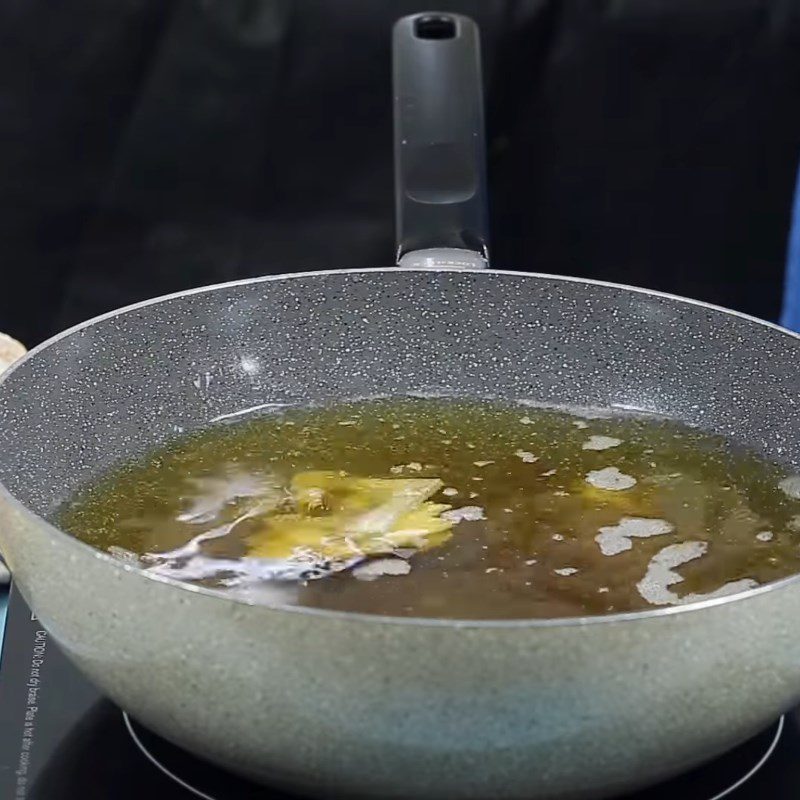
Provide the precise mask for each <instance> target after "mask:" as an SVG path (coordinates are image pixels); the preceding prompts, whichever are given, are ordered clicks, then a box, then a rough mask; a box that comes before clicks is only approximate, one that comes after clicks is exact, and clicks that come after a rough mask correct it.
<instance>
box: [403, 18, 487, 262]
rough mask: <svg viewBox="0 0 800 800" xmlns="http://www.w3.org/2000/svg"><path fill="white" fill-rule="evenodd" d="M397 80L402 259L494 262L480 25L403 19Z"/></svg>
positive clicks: (459, 20)
mask: <svg viewBox="0 0 800 800" xmlns="http://www.w3.org/2000/svg"><path fill="white" fill-rule="evenodd" d="M392 82H393V89H394V164H395V195H396V199H395V203H396V206H395V211H396V215H397V220H396V225H397V263H398V265H400V266H413V267H444V266H449V267H463V268H465V269H474V268H480V267H486V266H488V238H489V237H488V228H489V226H488V213H487V206H486V158H485V152H486V151H485V144H484V130H483V82H482V77H481V54H480V34H479V32H478V26H477V25H476V24H475V23H474V22H473V21H472V20H471V19H470V18H469V17H465V16H462V15H461V14H450V13H438V12H427V13H423V14H412V15H411V16H408V17H403V18H402V19H400V20H398V21H397V22H396V23H395V26H394V31H393V33H392Z"/></svg>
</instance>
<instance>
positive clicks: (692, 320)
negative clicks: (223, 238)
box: [0, 269, 800, 516]
mask: <svg viewBox="0 0 800 800" xmlns="http://www.w3.org/2000/svg"><path fill="white" fill-rule="evenodd" d="M798 354H800V341H798V339H797V338H796V337H795V336H793V335H791V334H789V333H787V332H785V331H782V330H780V329H778V328H775V327H773V326H769V325H764V324H761V323H759V322H757V321H755V320H751V319H749V318H746V317H742V316H740V315H735V314H730V313H727V312H725V311H723V310H720V309H716V308H712V307H708V306H705V305H702V304H696V303H692V302H687V301H681V300H679V299H676V298H672V297H666V296H662V295H657V294H652V293H648V292H642V291H632V290H630V289H627V288H624V287H616V286H609V285H602V284H594V283H589V282H583V281H572V280H565V279H559V278H552V277H547V276H531V275H523V274H517V273H503V272H463V271H439V272H433V271H425V270H420V271H416V270H397V269H390V270H371V271H351V272H346V271H340V272H330V273H321V274H306V275H297V276H289V277H284V278H280V279H263V280H256V281H251V282H245V283H238V284H229V285H223V286H220V287H215V288H212V289H207V290H199V291H195V292H190V293H185V294H181V295H177V296H172V297H168V298H164V299H159V300H156V301H151V302H149V303H145V304H142V305H139V306H134V307H131V308H129V309H126V310H123V311H121V312H118V313H115V314H112V315H108V316H105V317H103V318H100V319H98V320H96V321H94V322H92V323H91V324H87V325H84V326H79V327H78V328H76V329H73V330H71V331H68V332H66V333H65V334H62V335H60V336H59V337H56V338H55V339H54V340H51V342H49V343H47V344H46V345H44V346H43V347H41V348H39V349H37V351H35V352H34V354H33V355H32V356H30V357H29V358H28V359H26V360H25V361H24V362H22V363H21V364H20V365H19V366H18V367H17V368H16V369H14V370H12V371H11V373H9V375H8V376H7V377H6V379H5V380H4V381H3V383H2V385H1V386H0V441H2V442H3V445H2V448H0V481H1V482H2V483H3V485H4V486H5V487H6V488H7V489H8V491H9V492H10V493H11V494H12V495H14V496H15V497H16V498H17V499H18V500H19V501H21V502H22V503H23V504H24V505H26V506H27V507H28V508H29V509H31V510H32V511H34V512H36V513H38V514H40V515H43V516H48V515H50V514H51V513H52V511H53V509H54V508H55V507H56V506H57V505H58V504H59V503H60V502H62V501H63V500H64V499H65V498H66V497H67V496H68V495H70V494H71V493H72V492H73V491H74V490H75V489H76V488H77V487H78V486H80V485H82V484H84V483H85V482H86V481H87V480H90V479H91V478H93V477H94V476H97V475H98V474H100V473H102V472H103V471H104V470H106V469H107V468H108V467H109V466H110V465H112V464H114V463H117V462H120V461H123V460H126V459H130V458H132V457H135V456H137V455H139V454H141V453H144V452H146V451H148V450H150V449H152V448H153V447H155V446H158V445H161V444H163V443H165V442H167V441H169V440H170V439H171V438H173V437H176V436H178V435H180V434H183V433H185V432H189V431H194V430H197V429H200V428H203V427H206V426H208V425H210V424H211V423H212V422H213V421H215V420H219V419H220V418H225V417H229V416H230V415H235V414H237V413H238V412H241V411H244V410H247V409H252V408H255V407H269V406H270V405H273V406H282V405H296V404H306V403H309V402H330V401H331V400H335V399H345V398H365V397H375V396H382V397H383V396H396V395H407V394H409V393H420V394H425V395H428V396H430V395H434V396H436V395H443V396H459V397H469V398H481V397H483V398H496V399H501V400H519V399H525V400H529V401H535V402H541V403H544V404H551V405H569V406H579V407H580V406H583V407H586V406H588V407H598V406H600V407H608V406H612V407H619V408H623V409H635V410H640V411H645V412H650V413H656V414H661V415H666V416H669V417H672V418H675V419H678V420H681V421H683V422H685V423H688V424H690V425H696V426H700V427H702V428H704V429H707V430H709V431H712V432H715V433H718V434H721V435H723V436H726V437H728V438H730V439H732V440H734V441H736V442H737V443H740V444H742V445H745V446H747V447H750V448H752V449H753V450H755V451H756V452H758V453H760V454H762V455H764V456H766V457H769V458H770V459H772V460H776V461H782V462H786V463H789V464H795V465H796V464H797V463H798V462H799V461H800V440H799V439H798V437H797V435H796V432H797V430H798V429H800V410H799V409H798V404H797V393H798V392H797V389H798V377H797V371H796V364H797V361H798Z"/></svg>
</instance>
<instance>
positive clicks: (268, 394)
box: [0, 17, 800, 800]
mask: <svg viewBox="0 0 800 800" xmlns="http://www.w3.org/2000/svg"><path fill="white" fill-rule="evenodd" d="M447 19H452V17H447ZM455 20H456V22H457V25H458V31H459V36H458V37H457V38H458V40H461V39H464V38H465V37H466V36H467V34H469V33H470V31H471V28H470V27H469V23H468V21H466V20H464V19H463V18H455ZM404 22H405V21H404ZM408 24H411V23H408ZM402 35H403V30H402V28H401V29H398V32H397V33H396V36H402ZM422 41H423V42H424V46H426V47H428V46H430V47H442V45H441V44H440V42H441V41H445V42H447V41H448V40H447V39H444V40H438V39H437V40H431V41H425V40H422ZM432 41H433V42H435V44H432V43H431V42H432ZM401 142H402V139H401ZM401 222H402V220H401ZM443 243H444V244H446V245H448V246H452V244H453V242H452V241H450V240H448V239H447V238H446V237H445V239H444V241H443ZM401 255H404V254H403V253H401ZM409 255H410V256H411V257H412V261H413V259H417V260H418V261H421V262H423V263H425V262H426V260H427V261H428V262H430V261H432V262H434V264H440V263H441V262H442V259H443V257H442V255H441V254H440V253H427V254H425V255H423V256H420V254H419V253H410V254H409ZM475 259H476V256H475V255H474V253H470V252H468V251H463V252H462V253H461V254H460V255H459V254H457V253H456V254H453V253H449V254H446V258H444V261H446V262H447V263H449V264H451V266H444V267H442V266H439V268H438V269H426V268H413V267H412V268H388V269H381V270H362V271H334V272H324V273H316V274H301V275H295V276H280V277H277V278H269V279H263V280H255V281H248V282H243V283H235V284H228V285H224V286H218V287H212V288H209V289H200V290H197V291H192V292H186V293H183V294H179V295H174V296H171V297H166V298H160V299H158V300H154V301H151V302H148V303H144V304H140V305H137V306H133V307H131V308H128V309H125V310H123V311H120V312H116V313H114V314H110V315H107V316H105V317H101V318H99V319H96V320H94V321H92V322H89V323H87V324H85V325H82V326H79V327H78V328H75V329H72V330H70V331H67V332H66V333H64V334H62V335H60V336H58V337H56V338H55V339H53V340H51V341H50V342H47V343H46V344H44V345H43V346H41V347H39V348H37V349H36V350H34V351H33V352H32V353H31V354H30V355H29V356H27V357H26V358H25V359H23V360H22V361H21V362H19V363H18V365H17V366H16V367H15V368H12V370H11V371H10V372H9V373H7V375H6V377H5V378H4V379H3V380H2V382H0V443H1V444H0V482H2V486H1V487H0V548H2V551H3V553H4V554H5V555H6V556H7V558H8V561H9V563H10V566H11V568H12V572H13V574H14V579H15V580H16V582H17V583H18V585H19V587H20V589H21V590H22V593H23V594H24V596H25V598H26V599H27V600H28V601H29V602H30V604H31V605H32V606H33V608H34V609H35V610H36V611H37V612H38V614H39V616H40V618H41V619H42V621H43V622H44V624H45V625H46V626H47V628H48V629H49V630H50V632H51V633H52V635H53V636H54V637H55V638H56V639H57V640H58V642H59V643H60V645H61V646H62V647H63V648H64V649H65V651H66V652H67V653H68V654H69V655H70V656H71V658H72V659H74V661H75V662H76V663H77V664H78V665H79V666H80V667H81V668H82V669H83V670H84V672H85V673H86V674H87V675H88V676H89V677H90V678H91V679H92V680H93V681H95V682H96V683H97V685H98V686H100V687H101V688H102V689H103V690H104V691H105V692H106V693H107V694H108V695H109V696H110V697H111V698H112V699H113V700H114V701H116V702H117V703H119V704H120V705H121V706H122V707H123V708H125V709H127V710H128V711H130V712H131V713H132V714H133V715H134V716H135V717H136V718H138V719H139V720H141V721H142V722H143V723H144V724H145V725H147V726H149V727H150V728H152V729H153V730H155V731H156V732H158V733H159V734H161V735H163V736H165V737H166V738H168V739H170V740H172V741H174V742H177V743H178V744H180V745H182V746H184V747H186V748H188V749H189V750H191V751H193V752H195V753H197V754H199V755H201V756H204V757H206V758H208V759H211V760H212V761H215V762H217V763H219V764H222V765H224V766H226V767H228V768H230V769H233V770H236V771H238V772H241V773H243V774H246V775H249V776H252V777H255V778H256V779H259V780H262V781H264V782H269V783H276V784H281V785H284V786H287V787H290V788H291V789H294V790H296V791H300V792H305V793H308V794H312V795H316V796H320V797H330V796H337V797H343V798H357V797H362V798H376V799H377V798H398V799H399V798H482V799H484V798H498V799H505V800H510V799H511V798H520V799H522V798H528V799H529V800H544V798H551V799H555V798H560V799H563V800H567V799H568V798H569V799H570V800H575V799H576V798H591V797H606V796H610V795H614V794H616V793H619V792H622V791H625V790H630V789H633V788H635V787H638V786H642V785H645V784H647V783H649V782H653V781H656V780H658V779H660V778H663V777H666V776H668V775H670V774H673V773H676V772H678V771H680V770H684V769H687V768H689V767H691V766H693V765H695V764H696V763H698V762H700V761H702V760H704V759H706V758H709V757H711V756H714V755H715V754H717V753H720V752H722V751H723V750H725V749H727V748H729V747H731V746H733V745H735V744H736V743H738V742H740V741H741V740H743V739H745V738H747V737H748V736H750V735H751V734H753V733H754V732H755V731H757V730H758V729H759V728H760V727H762V726H764V725H766V724H767V723H768V722H769V721H770V720H772V719H773V718H775V717H776V716H777V715H778V714H780V713H781V711H782V710H784V709H785V708H787V707H788V706H790V705H791V704H793V703H794V702H796V701H797V699H798V697H800V630H798V627H800V626H798V619H800V578H791V579H787V580H783V581H781V582H779V583H775V584H772V585H769V586H765V587H762V588H759V589H756V590H753V591H749V592H746V593H742V594H739V595H736V596H732V597H728V598H725V599H720V600H714V601H707V602H704V603H699V604H696V605H691V606H683V607H680V608H666V609H659V610H654V611H648V612H642V613H636V614H627V615H610V616H605V617H593V618H588V619H554V620H533V621H513V622H511V621H510V622H469V621H467V622H457V621H446V620H429V619H427V620H423V619H394V618H386V617H378V616H372V617H370V616H362V615H357V614H344V613H337V612H326V611H317V610H307V609H297V608H286V607H280V606H267V605H248V604H246V603H244V602H241V601H236V600H232V599H227V598H224V597H220V596H217V595H214V594H213V593H212V592H210V591H205V590H199V589H196V588H193V587H189V586H185V585H180V584H176V583H173V582H170V581H168V580H165V579H162V578H157V577H154V576H152V575H147V574H144V573H142V572H141V571H139V570H138V569H136V568H132V567H130V566H126V565H123V564H121V563H120V562H117V561H115V560H113V559H112V558H111V557H109V556H108V555H106V554H104V553H100V552H98V551H96V550H94V549H92V548H90V547H89V546H87V545H85V544H82V543H80V542H78V541H77V540H75V539H73V538H71V537H70V536H68V535H66V534H64V533H63V532H60V531H58V530H56V529H55V528H54V527H53V526H51V525H50V524H49V523H48V522H47V518H48V515H49V514H50V513H51V512H52V510H53V508H54V506H55V505H56V504H57V503H58V502H59V501H61V500H63V499H64V498H65V497H67V496H68V495H69V494H70V492H71V491H72V490H73V489H74V488H75V487H77V486H78V485H79V484H81V483H83V482H84V481H86V480H87V479H89V478H91V477H92V476H95V475H97V474H99V473H102V472H103V470H104V469H106V468H107V467H109V466H110V465H112V464H114V463H115V462H117V461H119V460H120V459H121V458H123V457H129V456H133V455H136V454H140V453H143V452H145V451H146V450H148V449H150V448H152V447H153V446H155V445H156V444H160V443H162V442H164V441H166V440H168V439H169V438H170V437H172V436H174V435H176V432H177V431H179V430H181V431H189V430H193V429H197V428H201V427H203V426H205V425H208V424H209V422H210V421H211V420H213V419H215V418H217V417H219V416H221V415H226V414H230V413H233V412H236V411H238V410H241V409H245V408H249V407H252V406H257V405H262V404H264V403H270V402H274V403H304V402H308V401H310V400H319V399H325V400H329V399H331V398H338V397H341V398H347V397H353V396H364V395H376V394H380V395H386V394H405V393H408V392H409V391H423V392H440V393H448V394H457V395H467V396H476V395H482V396H485V395H492V396H496V397H501V398H528V399H535V400H538V401H542V402H548V403H559V404H564V403H566V404H578V405H583V406H586V405H591V406H621V407H625V408H637V409H644V410H648V411H656V412H659V413H662V414H668V415H671V416H674V417H676V418H679V419H681V420H684V421H686V422H689V423H692V424H698V425H701V426H703V427H705V428H708V429H710V430H714V431H717V432H719V433H722V434H727V435H729V436H732V437H733V438H735V439H736V440H737V441H740V442H743V443H746V444H748V445H750V446H751V447H753V448H755V449H757V450H759V451H761V452H762V453H764V454H766V455H768V456H770V457H772V458H778V459H782V460H785V461H788V462H792V463H795V464H800V405H799V404H798V388H800V383H799V379H798V370H797V365H798V363H800V339H798V338H797V337H795V336H793V335H791V334H789V333H787V332H786V331H783V330H781V329H779V328H776V327H774V326H771V325H767V324H764V323H761V322H758V321H756V320H753V319H749V318H747V317H743V316H741V315H737V314H734V313H731V312H726V311H724V310H722V309H717V308H712V307H710V306H706V305H702V304H699V303H694V302H691V301H687V300H681V299H678V298H674V297H668V296H664V295H659V294H654V293H650V292H645V291H640V290H635V289H630V288H626V287H620V286H612V285H604V284H597V283H591V282H588V281H577V280H570V279H561V278H555V277H548V276H544V275H527V274H519V273H513V272H500V271H487V270H481V269H479V268H474V269H466V270H465V269H462V268H460V266H452V265H453V264H455V263H458V264H461V262H462V261H463V262H470V261H471V260H472V261H474V260H475ZM404 263H408V259H405V260H404ZM462 266H463V264H462Z"/></svg>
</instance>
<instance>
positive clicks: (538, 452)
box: [58, 399, 800, 619]
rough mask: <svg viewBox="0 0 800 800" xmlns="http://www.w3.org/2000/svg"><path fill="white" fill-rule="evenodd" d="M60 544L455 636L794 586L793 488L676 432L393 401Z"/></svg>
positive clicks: (280, 436)
mask: <svg viewBox="0 0 800 800" xmlns="http://www.w3.org/2000/svg"><path fill="white" fill-rule="evenodd" d="M58 521H59V523H60V524H61V526H62V527H63V528H65V529H66V530H68V531H70V532H72V533H73V534H75V535H76V536H78V537H80V538H82V539H84V540H85V541H87V542H89V543H91V544H92V545H94V546H96V547H98V548H101V549H106V550H109V551H110V552H112V553H113V554H115V555H116V556H118V557H119V558H123V559H129V560H131V561H134V562H136V563H140V564H142V565H143V566H144V567H145V568H146V569H148V570H152V571H155V572H158V573H161V574H165V575H169V576H172V577H174V578H177V579H180V580H186V581H190V582H194V583H199V584H202V585H206V586H212V587H216V588H217V589H218V590H219V591H222V592H230V593H238V594H244V595H247V596H249V597H252V598H255V599H260V598H263V599H265V600H268V601H276V600H277V601H279V602H285V603H291V604H298V605H303V606H313V607H317V608H328V609H341V610H346V611H360V612H367V613H374V614H391V615H401V616H402V615H413V616H428V617H444V618H473V619H476V618H485V619H490V618H491V619H497V618H525V617H559V616H572V615H584V614H604V613H609V612H621V611H632V610H638V609H645V608H653V607H657V606H663V605H672V604H680V603H686V602H691V601H693V600H697V599H702V598H704V597H708V596H717V595H720V594H727V593H730V592H736V591H740V590H743V589H747V588H750V587H753V586H756V585H758V584H763V583H766V582H768V581H772V580H775V579H777V578H781V577H783V576H786V575H789V574H791V573H794V572H798V571H800V479H798V478H797V477H793V476H792V475H791V474H790V473H789V472H788V471H787V469H786V468H785V467H782V466H779V465H776V464H772V463H769V462H767V461H764V460H763V459H760V458H758V457H756V456H755V455H753V454H751V453H748V452H746V451H743V450H741V449H738V448H735V447H732V446H731V445H730V444H729V443H728V442H726V441H725V440H723V439H721V438H719V437H716V436H712V435H709V434H707V433H703V432H700V431H697V430H694V429H690V428H687V427H684V426H682V425H679V424H677V423H674V422H671V421H665V420H661V419H655V418H649V417H648V418H642V417H638V418H637V417H630V416H627V417H622V416H611V415H602V414H601V415H593V414H589V415H588V416H578V415H576V414H573V413H566V412H559V411H553V410H544V409H540V408H535V407H531V406H524V405H510V404H499V403H494V402H483V401H482V402H462V401H456V400H430V399H403V400H398V399H391V400H377V401H375V400H373V401H364V402H353V403H347V404H338V405H334V406H331V407H326V408H297V409H291V410H286V411H285V412H282V413H280V414H278V415H268V416H262V417H258V418H254V419H250V420H249V421H246V422H240V423H237V424H228V425H218V426H216V427H214V428H212V429H210V430H207V431H206V432H204V433H202V434H200V435H196V436H193V437H189V438H185V439H183V440H181V441H178V442H177V443H173V444H172V445H171V446H169V447H168V448H166V449H164V450H161V451H159V452H157V453H155V454H154V455H152V456H151V457H150V458H148V459H147V460H146V461H142V462H140V463H133V464H128V465H126V466H124V467H123V468H121V469H119V470H118V471H117V472H115V473H114V474H111V475H109V476H107V477H106V478H105V479H104V480H102V481H101V482H99V483H98V484H96V485H93V486H91V487H89V488H87V489H85V490H84V491H83V492H82V493H81V494H79V495H78V496H76V497H75V498H73V499H72V500H71V501H70V502H69V503H68V504H66V506H65V507H63V508H62V509H61V511H60V513H59V520H58Z"/></svg>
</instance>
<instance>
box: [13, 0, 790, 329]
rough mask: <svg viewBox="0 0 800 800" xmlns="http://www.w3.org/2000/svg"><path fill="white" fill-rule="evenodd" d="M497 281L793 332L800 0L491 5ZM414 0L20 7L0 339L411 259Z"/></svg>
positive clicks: (183, 0) (480, 12)
mask: <svg viewBox="0 0 800 800" xmlns="http://www.w3.org/2000/svg"><path fill="white" fill-rule="evenodd" d="M435 5H436V6H437V9H438V10H456V11H462V12H464V13H467V14H470V15H472V16H474V17H475V18H476V19H477V20H478V21H479V23H480V24H481V27H482V31H483V38H484V50H485V71H486V83H487V93H488V94H487V102H488V141H489V175H490V186H491V211H492V234H493V236H492V255H493V262H494V264H495V265H497V266H504V267H508V268H514V269H525V270H536V271H552V272H557V273H565V274H572V275H579V276H590V277H596V278H602V279H607V280H614V281H623V282H629V283H634V284H639V285H643V286H648V287H653V288H658V289H664V290H668V291H672V292H677V293H679V294H685V295H690V296H694V297H698V298H702V299H706V300H711V301H713V302H717V303H721V304H723V305H728V306H732V307H735V308H738V309H741V310H744V311H748V312H750V313H753V314H756V315H758V316H762V317H766V318H770V319H774V318H776V317H777V315H778V312H779V306H780V299H781V287H782V279H783V263H784V256H785V247H786V238H787V233H788V225H789V215H790V208H791V198H792V192H793V187H794V177H795V170H796V166H797V160H798V154H800V3H797V2H796V0H702V2H698V0H519V1H518V2H514V1H513V0H473V2H466V1H464V2H445V0H439V2H437V3H436V4H435ZM418 10H429V8H428V4H427V3H421V2H410V1H406V0H403V1H402V2H401V1H400V0H398V1H396V2H394V1H393V0H381V1H378V0H297V1H296V2H290V1H289V0H63V1H62V2H52V0H47V1H46V2H45V0H0V210H1V211H2V213H0V329H4V330H6V331H7V332H9V333H11V334H13V335H15V336H17V337H18V338H20V339H22V340H23V341H25V342H26V343H27V344H33V343H36V342H38V341H40V340H41V339H43V338H45V337H46V336H48V335H50V334H51V333H53V332H55V331H57V330H58V329H60V328H62V327H64V326H65V325H67V324H71V323H74V322H77V321H80V320H81V319H84V318H86V317H88V316H92V315H95V314H98V313H100V312H103V311H106V310H109V309H111V308H113V307H116V306H119V305H121V304H124V303H128V302H132V301H134V300H138V299H142V298H145V297H148V296H152V295H156V294H161V293H164V292H168V291H172V290H177V289H182V288H186V287H190V286H196V285H201V284H204V283H211V282H218V281H222V280H228V279H233V278H240V277H246V276H252V275H260V274H267V273H275V272H282V271H293V270H301V269H309V268H320V267H331V266H334V267H335V266H377V265H382V264H387V263H390V262H391V259H392V254H393V250H394V243H393V229H392V225H393V215H392V202H393V201H392V166H391V152H392V143H391V95H390V84H389V66H390V56H389V30H390V26H391V23H392V21H393V20H394V19H395V18H396V17H398V16H401V15H403V14H406V13H410V12H413V11H418Z"/></svg>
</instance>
